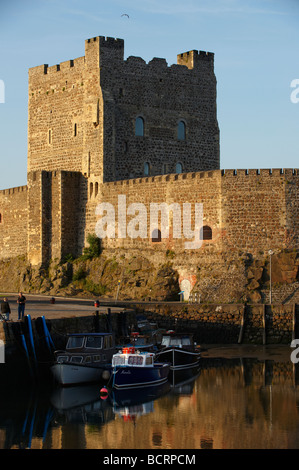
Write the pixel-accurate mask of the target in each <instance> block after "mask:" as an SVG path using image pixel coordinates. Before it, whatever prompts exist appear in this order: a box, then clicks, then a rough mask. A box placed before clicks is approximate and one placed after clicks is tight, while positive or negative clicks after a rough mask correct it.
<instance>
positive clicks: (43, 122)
mask: <svg viewBox="0 0 299 470" xmlns="http://www.w3.org/2000/svg"><path fill="white" fill-rule="evenodd" d="M191 57H192V60H191ZM138 116H140V117H142V118H143V120H144V135H143V136H136V135H135V120H136V117H138ZM180 121H183V122H184V125H185V126H186V138H185V139H183V140H180V139H179V138H178V135H177V128H178V123H179V122H180ZM145 162H148V163H149V168H150V173H151V174H152V175H156V174H163V173H175V172H176V163H178V162H179V163H181V165H182V169H183V170H184V171H195V170H197V171H198V170H207V169H212V168H219V129H218V123H217V117H216V78H215V74H214V54H212V53H203V52H202V51H200V52H198V51H191V52H190V53H188V54H187V53H186V54H185V55H183V54H181V55H179V56H178V64H177V65H172V66H171V67H168V66H167V63H166V61H165V60H164V59H158V58H154V59H153V60H152V61H150V62H149V63H148V64H146V63H145V61H144V60H143V59H141V58H139V57H129V58H128V59H127V60H124V41H123V40H121V39H114V38H104V37H101V36H100V37H95V38H92V39H88V40H86V41H85V56H84V57H80V58H78V59H74V60H70V61H66V62H62V63H60V64H57V65H54V66H51V67H49V66H48V65H41V66H37V67H33V68H31V69H30V70H29V121H28V171H29V172H30V171H36V170H47V171H53V170H65V171H80V172H82V173H83V174H84V175H85V176H87V177H88V178H90V183H94V180H93V179H94V178H97V179H98V180H99V181H100V182H102V181H103V180H104V181H114V180H120V179H125V178H126V179H127V178H133V177H142V176H143V175H144V163H145Z"/></svg>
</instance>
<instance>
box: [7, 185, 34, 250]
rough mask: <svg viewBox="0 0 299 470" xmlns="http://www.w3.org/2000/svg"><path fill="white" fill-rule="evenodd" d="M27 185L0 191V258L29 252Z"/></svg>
mask: <svg viewBox="0 0 299 470" xmlns="http://www.w3.org/2000/svg"><path fill="white" fill-rule="evenodd" d="M27 215H28V210H27V186H19V187H17V188H10V189H5V190H2V191H0V240H1V242H0V258H1V259H6V258H14V257H16V256H19V255H26V253H27Z"/></svg>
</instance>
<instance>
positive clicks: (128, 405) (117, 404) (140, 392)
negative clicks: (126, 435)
mask: <svg viewBox="0 0 299 470" xmlns="http://www.w3.org/2000/svg"><path fill="white" fill-rule="evenodd" d="M170 389H171V386H170V383H169V382H165V383H163V384H161V385H156V386H151V387H145V388H144V389H142V388H135V389H134V388H133V389H130V390H116V389H113V390H112V392H111V395H110V400H111V404H112V407H113V412H114V413H115V414H116V415H118V416H121V417H122V418H123V420H124V421H128V422H133V423H135V421H136V419H137V418H138V417H139V416H143V415H146V414H149V413H152V412H153V411H154V401H155V400H157V399H158V398H160V397H162V396H164V395H166V394H167V393H168V392H169V391H170Z"/></svg>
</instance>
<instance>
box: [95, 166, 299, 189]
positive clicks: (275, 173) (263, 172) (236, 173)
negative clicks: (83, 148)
mask: <svg viewBox="0 0 299 470" xmlns="http://www.w3.org/2000/svg"><path fill="white" fill-rule="evenodd" d="M219 176H221V177H236V178H237V177H243V176H248V177H251V176H257V177H258V176H262V177H263V176H264V177H267V176H271V177H281V176H285V177H294V176H299V169H293V168H274V169H265V168H262V169H229V170H224V169H223V170H208V171H199V172H189V173H180V174H174V173H171V174H168V175H157V176H147V177H143V178H135V179H134V178H132V179H128V180H119V181H110V182H107V183H104V185H105V186H106V187H112V186H124V185H135V184H144V183H145V184H147V183H163V182H168V181H183V180H190V179H202V178H217V177H219Z"/></svg>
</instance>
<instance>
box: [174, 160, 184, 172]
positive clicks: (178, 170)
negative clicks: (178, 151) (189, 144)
mask: <svg viewBox="0 0 299 470" xmlns="http://www.w3.org/2000/svg"><path fill="white" fill-rule="evenodd" d="M175 172H176V173H183V165H182V164H181V163H180V162H178V163H177V164H176V166H175Z"/></svg>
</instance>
